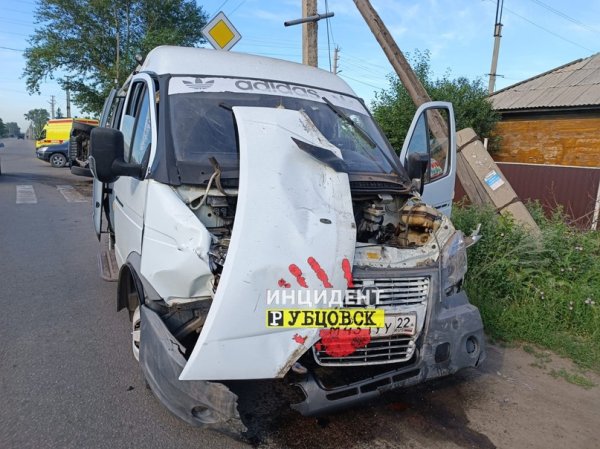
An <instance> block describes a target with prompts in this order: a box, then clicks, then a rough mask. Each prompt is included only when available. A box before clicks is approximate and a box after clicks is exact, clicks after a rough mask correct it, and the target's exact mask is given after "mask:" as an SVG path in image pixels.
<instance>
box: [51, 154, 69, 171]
mask: <svg viewBox="0 0 600 449" xmlns="http://www.w3.org/2000/svg"><path fill="white" fill-rule="evenodd" d="M50 165H52V166H53V167H54V168H62V167H64V166H65V165H67V158H66V157H65V155H64V154H62V153H54V154H51V155H50Z"/></svg>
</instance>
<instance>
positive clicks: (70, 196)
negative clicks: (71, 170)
mask: <svg viewBox="0 0 600 449" xmlns="http://www.w3.org/2000/svg"><path fill="white" fill-rule="evenodd" d="M56 188H57V189H58V191H59V192H60V193H61V194H62V196H64V197H65V200H67V203H87V202H88V198H86V197H84V196H83V195H82V194H81V193H79V192H78V191H77V190H75V187H73V186H69V185H66V186H56Z"/></svg>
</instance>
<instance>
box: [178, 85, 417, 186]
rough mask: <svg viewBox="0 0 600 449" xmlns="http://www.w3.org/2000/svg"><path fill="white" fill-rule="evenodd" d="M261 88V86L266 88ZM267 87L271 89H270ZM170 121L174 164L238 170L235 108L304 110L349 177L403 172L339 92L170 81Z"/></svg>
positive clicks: (365, 117)
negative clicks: (337, 151)
mask: <svg viewBox="0 0 600 449" xmlns="http://www.w3.org/2000/svg"><path fill="white" fill-rule="evenodd" d="M265 86H266V87H265ZM269 87H271V88H270V89H269ZM169 94H170V95H169V116H170V121H171V129H172V139H173V146H174V149H175V156H176V158H177V161H178V162H184V163H192V164H199V165H208V159H209V158H210V157H215V158H216V159H217V161H218V162H219V164H220V166H221V167H222V168H223V169H224V170H237V168H238V160H239V158H238V148H237V142H236V130H235V123H234V115H233V112H232V111H231V108H232V107H234V106H251V107H267V108H282V109H289V110H295V111H303V112H304V113H305V114H306V115H307V116H308V117H309V118H310V119H311V121H312V122H313V123H314V124H315V126H316V127H317V128H318V129H319V131H320V132H321V134H323V136H324V137H325V138H326V139H327V140H329V141H330V142H331V143H332V144H333V145H335V146H337V147H338V148H339V149H340V150H341V153H342V157H343V159H344V161H345V163H346V166H347V167H348V170H349V173H376V174H385V175H395V176H398V174H399V173H400V176H402V178H403V179H402V180H403V181H404V180H405V179H406V177H405V176H404V171H403V169H402V167H399V166H398V165H397V163H396V160H395V159H394V156H393V153H392V151H393V150H391V149H390V147H389V145H388V143H387V141H386V140H385V138H384V137H383V136H382V135H381V133H380V132H379V130H378V128H377V127H376V125H375V123H374V122H373V120H372V118H371V117H370V116H369V114H368V113H367V112H366V111H365V109H364V106H363V105H362V104H361V103H360V102H359V101H358V100H356V99H355V98H353V97H350V96H347V95H342V94H338V93H331V92H328V91H322V90H319V89H316V88H305V87H302V86H294V85H290V84H288V83H274V82H271V81H256V80H233V79H226V78H202V79H201V78H192V77H177V78H173V79H172V80H171V82H170V85H169Z"/></svg>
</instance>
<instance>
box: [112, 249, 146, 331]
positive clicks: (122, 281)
mask: <svg viewBox="0 0 600 449" xmlns="http://www.w3.org/2000/svg"><path fill="white" fill-rule="evenodd" d="M141 304H144V286H143V285H142V281H141V280H140V277H139V275H138V273H137V271H136V269H135V267H134V265H133V264H132V263H131V262H129V261H128V262H126V263H125V264H123V266H122V267H121V269H120V270H119V281H118V284H117V312H118V311H120V310H122V309H127V310H128V311H129V318H130V319H131V317H132V316H133V312H134V311H135V309H136V307H137V306H138V305H141Z"/></svg>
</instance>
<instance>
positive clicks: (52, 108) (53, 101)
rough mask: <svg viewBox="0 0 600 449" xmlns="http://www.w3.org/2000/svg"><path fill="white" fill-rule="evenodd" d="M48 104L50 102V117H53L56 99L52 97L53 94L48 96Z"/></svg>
mask: <svg viewBox="0 0 600 449" xmlns="http://www.w3.org/2000/svg"><path fill="white" fill-rule="evenodd" d="M48 104H50V107H51V115H50V118H54V105H55V104H56V100H55V99H54V95H51V96H50V101H49V102H48Z"/></svg>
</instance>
